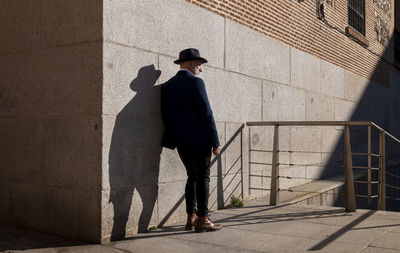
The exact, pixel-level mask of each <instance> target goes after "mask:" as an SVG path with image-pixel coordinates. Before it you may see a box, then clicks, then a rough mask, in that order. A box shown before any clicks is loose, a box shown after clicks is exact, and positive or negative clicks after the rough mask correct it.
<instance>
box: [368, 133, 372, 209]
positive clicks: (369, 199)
mask: <svg viewBox="0 0 400 253" xmlns="http://www.w3.org/2000/svg"><path fill="white" fill-rule="evenodd" d="M371 152H372V149H371V126H368V204H371V203H372V199H371V196H372V187H371V166H372V165H371Z"/></svg>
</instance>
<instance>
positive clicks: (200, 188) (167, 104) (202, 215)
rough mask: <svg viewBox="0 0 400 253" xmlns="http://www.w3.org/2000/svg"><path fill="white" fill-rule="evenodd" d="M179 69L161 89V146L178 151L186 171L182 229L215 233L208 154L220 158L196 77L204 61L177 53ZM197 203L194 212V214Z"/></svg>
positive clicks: (192, 50)
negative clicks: (210, 211) (184, 220)
mask: <svg viewBox="0 0 400 253" xmlns="http://www.w3.org/2000/svg"><path fill="white" fill-rule="evenodd" d="M174 63H175V64H179V65H180V67H181V69H180V70H179V71H178V73H177V74H176V75H175V76H174V77H172V78H171V79H170V80H168V81H167V82H166V83H164V84H163V85H162V86H161V113H162V120H163V122H164V126H165V132H164V136H163V140H162V146H163V147H166V148H171V149H175V148H177V149H178V154H179V156H180V158H181V160H182V162H183V164H184V166H185V168H186V172H187V176H188V179H187V182H186V187H185V198H186V212H187V214H188V217H187V223H186V226H185V229H187V230H192V229H193V226H194V223H195V221H196V214H197V222H196V225H195V232H204V231H216V230H219V229H220V228H221V227H222V225H220V224H213V223H212V222H211V221H210V220H209V219H208V194H209V182H210V160H211V150H212V152H213V153H214V155H219V153H220V148H219V146H220V144H219V139H218V133H217V129H216V127H215V122H214V116H213V113H212V111H211V108H210V104H209V102H208V98H207V93H206V89H205V86H204V82H203V80H202V79H201V78H199V77H198V75H199V74H200V72H202V67H201V64H202V63H207V60H206V59H204V58H202V57H201V56H200V53H199V51H198V50H197V49H195V48H188V49H185V50H183V51H182V52H180V53H179V59H178V60H176V61H174ZM196 202H197V210H196Z"/></svg>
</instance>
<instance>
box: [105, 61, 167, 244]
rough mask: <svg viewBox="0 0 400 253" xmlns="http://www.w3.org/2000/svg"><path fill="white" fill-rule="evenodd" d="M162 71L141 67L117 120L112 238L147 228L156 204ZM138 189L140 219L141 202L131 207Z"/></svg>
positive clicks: (113, 151)
mask: <svg viewBox="0 0 400 253" xmlns="http://www.w3.org/2000/svg"><path fill="white" fill-rule="evenodd" d="M160 74H161V71H159V70H155V68H154V65H149V66H145V67H142V68H141V69H140V70H139V72H138V75H137V77H136V78H135V79H134V80H133V81H132V82H131V84H130V88H131V89H132V90H133V91H135V92H136V95H135V96H134V98H133V99H132V100H131V101H130V102H129V103H128V104H127V105H126V106H125V107H124V108H123V109H122V110H121V112H120V113H119V114H118V116H117V118H116V121H115V126H114V130H113V133H112V139H111V146H110V153H109V177H110V186H111V193H110V202H112V203H113V206H114V224H113V229H112V233H111V240H116V239H122V238H124V237H125V231H126V230H128V231H129V230H132V229H134V228H135V227H136V223H137V224H138V227H137V229H138V232H142V231H146V230H147V228H148V226H149V223H150V220H151V217H152V214H153V209H154V207H155V204H156V200H157V195H158V175H159V164H160V154H161V150H162V148H161V146H160V143H161V136H162V132H163V125H162V121H161V116H160V115H161V113H160V90H159V86H155V83H156V81H157V79H158V78H159V76H160ZM135 189H136V191H137V192H138V193H139V196H140V198H141V201H142V206H143V207H142V211H141V214H140V217H139V220H137V217H130V214H131V215H132V213H136V212H138V210H140V203H134V205H133V206H132V199H133V194H134V191H135ZM131 206H132V209H133V210H131ZM128 220H129V224H128V229H127V223H128ZM131 221H133V223H134V224H133V225H132V224H131Z"/></svg>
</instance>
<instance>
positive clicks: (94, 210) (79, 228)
mask: <svg viewBox="0 0 400 253" xmlns="http://www.w3.org/2000/svg"><path fill="white" fill-rule="evenodd" d="M2 185H3V186H5V188H4V189H2V193H4V194H2V197H3V196H4V197H7V198H6V199H2V201H0V202H2V203H4V204H5V206H6V207H7V208H5V209H2V211H1V217H2V218H1V220H2V221H4V222H10V221H12V222H13V223H14V224H16V225H19V226H23V227H34V228H36V229H38V230H41V231H46V232H50V233H54V234H58V235H62V236H68V237H71V238H82V239H83V240H87V241H93V242H99V231H100V213H101V211H100V206H99V203H100V195H99V194H98V191H87V190H84V191H81V190H76V189H71V188H58V189H57V190H54V189H55V188H53V187H44V186H43V185H33V184H30V185H29V184H19V183H16V182H9V183H2ZM3 190H4V191H3ZM27 210H29V212H27Z"/></svg>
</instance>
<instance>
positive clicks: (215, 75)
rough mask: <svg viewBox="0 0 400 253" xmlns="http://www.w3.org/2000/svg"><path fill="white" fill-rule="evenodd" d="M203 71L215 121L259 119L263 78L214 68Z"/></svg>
mask: <svg viewBox="0 0 400 253" xmlns="http://www.w3.org/2000/svg"><path fill="white" fill-rule="evenodd" d="M202 75H203V77H204V78H203V79H204V81H205V85H206V88H207V92H208V97H209V100H210V104H211V108H212V109H213V112H214V117H215V119H216V120H217V121H228V122H246V121H256V120H261V117H262V116H261V115H262V113H261V108H262V97H261V96H262V92H261V89H262V86H261V85H262V81H260V80H259V79H255V78H250V77H247V76H244V75H240V74H236V73H230V72H226V71H223V70H219V69H214V68H208V69H207V70H205V72H204V74H202Z"/></svg>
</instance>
